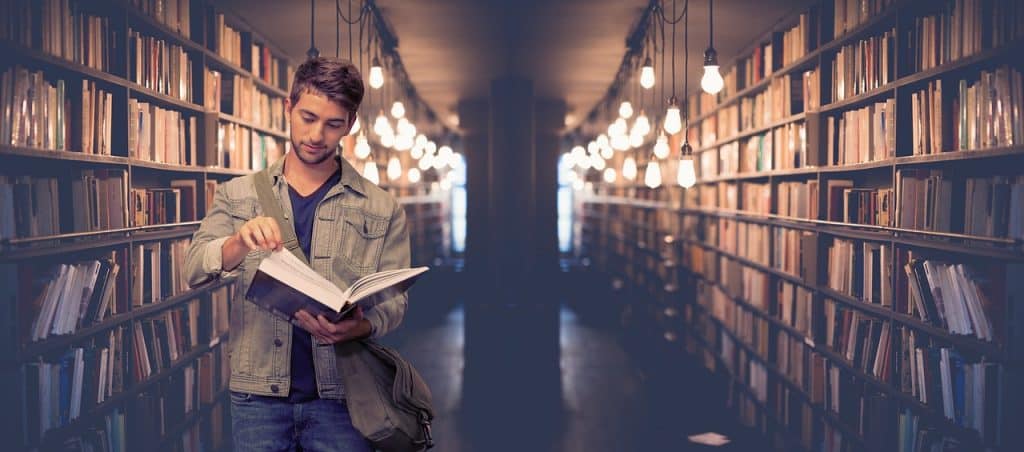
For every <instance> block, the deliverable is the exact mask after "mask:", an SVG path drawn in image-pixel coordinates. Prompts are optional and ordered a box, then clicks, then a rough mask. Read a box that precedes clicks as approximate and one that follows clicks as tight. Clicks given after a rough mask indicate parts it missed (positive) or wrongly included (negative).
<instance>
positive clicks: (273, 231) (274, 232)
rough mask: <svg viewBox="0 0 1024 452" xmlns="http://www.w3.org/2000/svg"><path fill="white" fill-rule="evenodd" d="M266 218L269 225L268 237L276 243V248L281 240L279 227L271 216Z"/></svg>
mask: <svg viewBox="0 0 1024 452" xmlns="http://www.w3.org/2000/svg"><path fill="white" fill-rule="evenodd" d="M267 220H268V221H267V225H268V226H269V227H270V238H271V239H272V240H274V243H275V244H276V245H277V246H275V249H276V248H277V247H280V246H281V242H282V241H283V240H281V228H280V227H279V226H278V224H277V220H275V219H273V218H268V219H267Z"/></svg>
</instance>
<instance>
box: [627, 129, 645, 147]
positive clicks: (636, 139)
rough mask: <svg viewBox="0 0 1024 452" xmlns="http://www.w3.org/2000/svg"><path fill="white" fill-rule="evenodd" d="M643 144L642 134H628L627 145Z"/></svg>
mask: <svg viewBox="0 0 1024 452" xmlns="http://www.w3.org/2000/svg"><path fill="white" fill-rule="evenodd" d="M643 145H644V136H643V135H640V134H638V133H631V134H629V146H630V147H633V148H638V147H640V146H643Z"/></svg>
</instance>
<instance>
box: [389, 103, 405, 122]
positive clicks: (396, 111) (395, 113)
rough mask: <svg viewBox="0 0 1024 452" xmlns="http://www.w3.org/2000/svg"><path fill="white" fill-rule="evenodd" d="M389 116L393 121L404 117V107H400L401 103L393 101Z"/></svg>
mask: <svg viewBox="0 0 1024 452" xmlns="http://www.w3.org/2000/svg"><path fill="white" fill-rule="evenodd" d="M391 116H392V117H394V118H395V119H398V118H401V117H403V116H405V105H402V102H401V101H397V100H396V101H395V103H393V104H391Z"/></svg>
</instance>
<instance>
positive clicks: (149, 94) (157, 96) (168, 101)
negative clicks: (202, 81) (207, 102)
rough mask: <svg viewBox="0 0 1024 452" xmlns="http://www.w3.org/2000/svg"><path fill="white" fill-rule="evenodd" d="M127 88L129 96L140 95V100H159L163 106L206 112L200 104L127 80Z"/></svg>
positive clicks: (198, 112) (199, 112)
mask: <svg viewBox="0 0 1024 452" xmlns="http://www.w3.org/2000/svg"><path fill="white" fill-rule="evenodd" d="M128 90H129V91H128V92H129V95H130V97H141V98H143V99H142V100H146V101H148V102H159V103H162V104H164V106H172V107H174V108H180V109H184V110H188V111H190V112H192V113H196V114H202V113H206V109H205V108H203V107H202V106H201V105H197V104H194V103H192V102H187V101H184V100H181V99H177V98H174V97H171V96H168V95H166V94H161V93H158V92H156V91H153V90H151V89H149V88H146V87H144V86H142V85H138V84H136V83H134V82H128ZM194 95H195V94H194V93H193V96H194ZM193 99H194V98H193Z"/></svg>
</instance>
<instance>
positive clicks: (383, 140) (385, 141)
mask: <svg viewBox="0 0 1024 452" xmlns="http://www.w3.org/2000/svg"><path fill="white" fill-rule="evenodd" d="M380 145H381V146H384V147H386V148H393V147H395V135H394V134H392V133H390V131H388V133H385V134H384V135H381V137H380Z"/></svg>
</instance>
